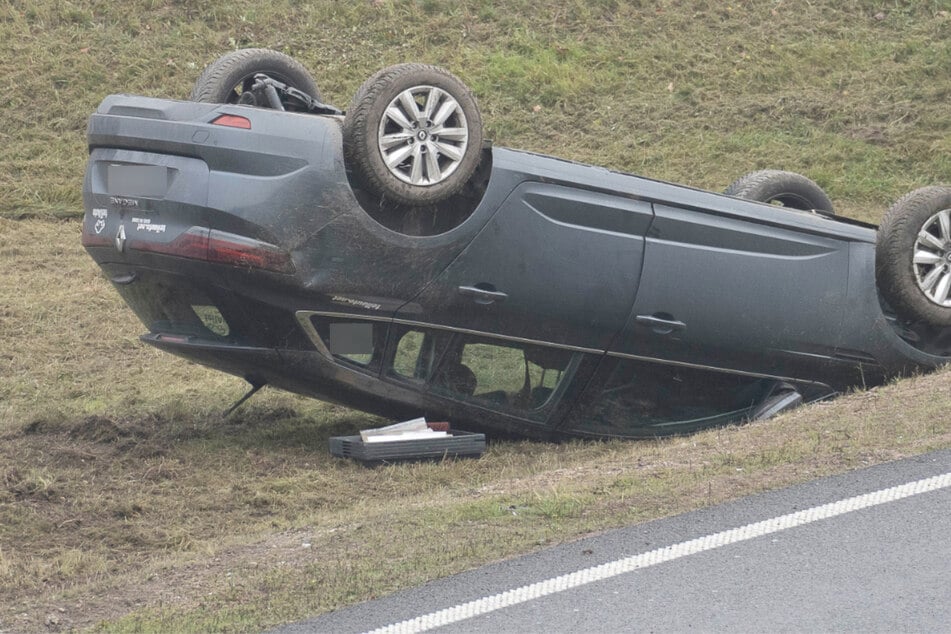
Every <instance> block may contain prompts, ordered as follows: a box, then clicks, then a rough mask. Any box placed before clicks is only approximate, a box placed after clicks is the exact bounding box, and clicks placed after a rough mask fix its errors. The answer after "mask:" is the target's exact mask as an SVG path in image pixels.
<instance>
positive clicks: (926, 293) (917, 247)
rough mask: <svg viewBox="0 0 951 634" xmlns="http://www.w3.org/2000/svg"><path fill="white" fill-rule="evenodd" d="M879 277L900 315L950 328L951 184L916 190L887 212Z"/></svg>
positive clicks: (882, 229) (877, 268)
mask: <svg viewBox="0 0 951 634" xmlns="http://www.w3.org/2000/svg"><path fill="white" fill-rule="evenodd" d="M875 279H876V282H877V283H878V289H879V291H880V292H881V293H882V296H883V297H884V298H885V300H886V301H887V302H888V304H889V305H890V306H891V307H892V309H893V310H894V311H895V312H896V313H897V314H898V315H899V316H900V317H902V318H904V319H906V320H908V321H911V322H917V321H924V322H926V323H928V324H930V325H932V326H939V327H946V326H951V187H937V186H932V187H922V188H921V189H916V190H914V191H913V192H910V193H908V194H905V195H904V196H902V197H901V198H899V199H898V201H897V202H895V204H894V205H892V206H891V207H890V208H889V209H888V211H887V212H885V217H884V218H883V219H882V224H881V225H880V226H879V228H878V238H877V241H876V249H875Z"/></svg>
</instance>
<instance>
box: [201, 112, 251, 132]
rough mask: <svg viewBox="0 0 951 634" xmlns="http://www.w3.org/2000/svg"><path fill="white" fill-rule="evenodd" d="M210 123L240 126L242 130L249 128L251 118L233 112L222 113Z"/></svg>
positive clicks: (230, 126)
mask: <svg viewBox="0 0 951 634" xmlns="http://www.w3.org/2000/svg"><path fill="white" fill-rule="evenodd" d="M211 124H212V125H223V126H227V127H229V128H241V129H242V130H250V129H251V120H250V119H247V118H245V117H239V116H237V115H233V114H223V115H221V116H220V117H218V118H217V119H215V120H214V121H212V122H211Z"/></svg>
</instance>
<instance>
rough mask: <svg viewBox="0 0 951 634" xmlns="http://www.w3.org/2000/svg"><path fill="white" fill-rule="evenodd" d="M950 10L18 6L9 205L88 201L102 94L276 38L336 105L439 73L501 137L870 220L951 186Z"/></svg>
mask: <svg viewBox="0 0 951 634" xmlns="http://www.w3.org/2000/svg"><path fill="white" fill-rule="evenodd" d="M949 9H951V3H949V2H947V1H946V0H945V1H939V0H934V1H929V2H911V1H908V2H902V1H887V2H885V1H876V2H872V1H858V0H852V1H847V2H837V1H833V0H819V1H816V2H808V3H804V2H789V1H780V0H776V1H769V2H728V3H710V2H705V1H704V2H700V1H689V0H660V1H657V2H654V1H651V2H646V1H634V2H619V1H615V0H512V1H509V2H505V3H498V2H491V1H489V0H469V1H467V2H455V1H449V0H423V1H420V2H406V1H403V2H398V1H395V0H360V1H356V2H331V1H329V0H325V1H323V2H306V3H304V2H296V1H293V0H275V1H274V2H268V3H262V2H257V1H252V0H235V1H232V2H222V1H219V0H200V1H199V0H129V1H128V2H123V3H121V4H117V3H114V2H108V1H105V0H73V1H71V2H52V1H51V0H12V1H9V2H6V3H5V4H4V5H3V7H0V42H3V44H2V46H3V47H4V49H5V50H4V55H3V56H2V57H0V60H2V61H0V65H2V68H3V73H2V74H3V76H4V77H5V78H6V79H7V81H6V85H7V93H6V99H5V100H4V106H3V109H4V123H5V125H4V126H3V127H2V128H0V141H2V142H3V147H4V148H5V150H6V151H5V152H4V153H3V156H2V157H0V188H2V190H3V191H4V192H5V196H4V197H3V200H2V201H0V213H2V214H4V215H6V216H8V217H18V216H23V215H29V214H40V215H48V214H51V213H52V214H70V213H74V212H76V210H77V209H79V207H80V203H81V201H80V198H79V192H80V184H81V177H82V172H83V161H84V144H83V141H84V139H83V134H84V126H85V121H86V118H87V116H88V115H89V113H90V112H91V111H92V110H93V109H94V108H95V107H96V105H97V104H98V103H99V101H100V100H101V99H102V98H103V97H104V96H106V95H107V94H109V93H114V92H133V93H140V94H146V95H157V96H164V97H179V98H184V97H185V96H186V95H187V94H188V92H189V89H190V87H191V84H192V83H193V82H194V80H195V78H196V77H197V75H198V73H199V72H200V70H201V68H202V67H203V66H204V65H205V64H206V63H208V62H210V61H211V60H213V59H214V58H215V57H217V56H218V55H220V54H221V53H223V52H225V51H227V50H230V49H233V48H236V47H246V46H267V47H272V48H276V49H279V50H282V51H284V52H287V53H289V54H291V55H294V56H296V57H297V58H298V59H300V60H301V61H302V62H303V63H304V64H305V65H306V66H307V67H309V68H310V69H312V71H313V73H314V75H315V76H316V79H317V82H318V85H319V86H320V87H321V90H322V92H323V95H324V97H325V99H327V100H329V101H330V102H332V103H336V104H338V105H340V106H343V107H345V106H346V105H347V104H348V103H349V101H350V97H351V96H352V95H353V93H354V91H355V90H356V88H357V86H358V85H359V84H360V83H361V82H362V81H363V80H364V79H365V78H366V77H367V76H369V75H370V74H371V73H372V72H374V71H375V70H377V69H378V68H380V67H382V66H384V65H386V64H391V63H395V62H402V61H425V62H429V63H436V64H441V65H444V66H447V67H449V68H450V69H452V70H453V71H454V72H456V73H458V74H459V75H460V76H461V77H462V78H463V79H464V80H465V81H467V82H468V83H469V84H470V85H471V86H472V88H473V89H474V91H475V93H476V94H477V95H478V97H479V98H480V100H481V103H482V106H483V109H484V112H485V119H486V122H487V126H488V132H489V136H491V137H493V138H494V139H495V141H496V142H497V143H499V144H503V145H511V146H516V147H523V148H527V149H532V150H538V151H542V152H546V153H553V154H557V155H559V156H564V157H567V158H573V159H576V160H582V161H589V162H594V163H598V164H602V165H606V166H609V167H612V168H617V169H622V170H628V171H634V172H638V173H643V174H645V175H648V176H653V177H657V178H661V179H668V180H674V181H682V182H687V183H689V184H693V185H696V186H701V187H707V188H713V189H722V188H723V187H725V186H726V185H727V184H729V183H730V182H731V181H732V180H733V179H734V178H736V177H737V176H739V175H740V174H742V173H745V172H747V171H750V170H752V169H756V168H763V167H773V168H780V169H791V170H795V171H803V172H806V173H807V174H808V175H810V176H811V177H812V178H813V179H815V180H817V181H818V182H819V183H820V184H822V185H823V186H824V187H826V188H828V190H829V192H830V193H831V194H832V197H833V199H837V200H839V201H841V202H842V205H843V206H844V208H846V209H847V210H848V211H849V212H851V213H853V214H854V215H857V216H860V217H862V218H863V219H866V220H871V221H876V220H877V219H878V218H879V217H880V214H881V212H882V210H883V209H884V207H885V206H886V205H887V203H888V202H890V201H891V200H893V199H895V198H897V197H898V196H899V195H900V194H901V193H904V192H905V191H907V190H909V189H911V188H913V187H914V186H916V185H920V184H926V183H935V182H941V181H951V158H949V157H951V152H949V149H951V147H949V140H948V139H949V137H948V130H949V118H948V116H947V108H946V103H947V100H948V97H949V90H951V83H949V82H948V80H947V68H948V67H951V38H949V37H948V31H949V27H951V16H949V13H948V11H949Z"/></svg>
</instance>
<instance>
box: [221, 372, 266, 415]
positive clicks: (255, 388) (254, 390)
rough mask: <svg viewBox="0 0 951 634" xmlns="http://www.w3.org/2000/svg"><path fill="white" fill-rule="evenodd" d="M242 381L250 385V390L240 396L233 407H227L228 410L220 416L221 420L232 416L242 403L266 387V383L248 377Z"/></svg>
mask: <svg viewBox="0 0 951 634" xmlns="http://www.w3.org/2000/svg"><path fill="white" fill-rule="evenodd" d="M244 380H245V381H247V382H248V383H250V384H251V389H250V390H248V393H247V394H245V395H244V396H242V397H241V398H239V399H238V402H237V403H235V404H234V405H232V406H231V407H229V408H228V410H227V411H226V412H225V413H224V414H222V416H221V417H222V418H228V417H229V416H231V414H232V412H234V410H236V409H238V408H239V407H241V405H242V404H244V402H245V401H246V400H248V399H249V398H251V397H252V396H254V395H255V394H257V392H258V390H260V389H261V388H262V387H264V386H265V385H267V381H262V380H260V379H252V378H249V377H245V379H244Z"/></svg>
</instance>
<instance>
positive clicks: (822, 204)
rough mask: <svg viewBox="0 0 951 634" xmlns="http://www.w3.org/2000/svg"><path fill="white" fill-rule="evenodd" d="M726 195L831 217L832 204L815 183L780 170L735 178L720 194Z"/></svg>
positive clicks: (793, 173) (832, 212) (763, 171)
mask: <svg viewBox="0 0 951 634" xmlns="http://www.w3.org/2000/svg"><path fill="white" fill-rule="evenodd" d="M723 193H724V194H726V195H727V196H735V197H736V198H745V199H747V200H755V201H757V202H761V203H767V204H770V205H779V206H782V207H791V208H792V209H802V210H805V211H810V210H814V209H815V210H819V211H825V212H827V213H831V214H834V213H835V211H833V209H832V201H831V200H830V199H829V196H828V195H827V194H826V193H825V192H824V191H822V188H821V187H819V186H818V185H817V184H816V183H815V182H814V181H812V180H810V179H808V178H806V177H805V176H803V175H802V174H797V173H795V172H784V171H781V170H759V171H757V172H750V173H749V174H747V175H745V176H742V177H741V178H738V179H737V180H735V181H734V182H733V184H732V185H730V186H729V187H727V188H726V191H724V192H723Z"/></svg>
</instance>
